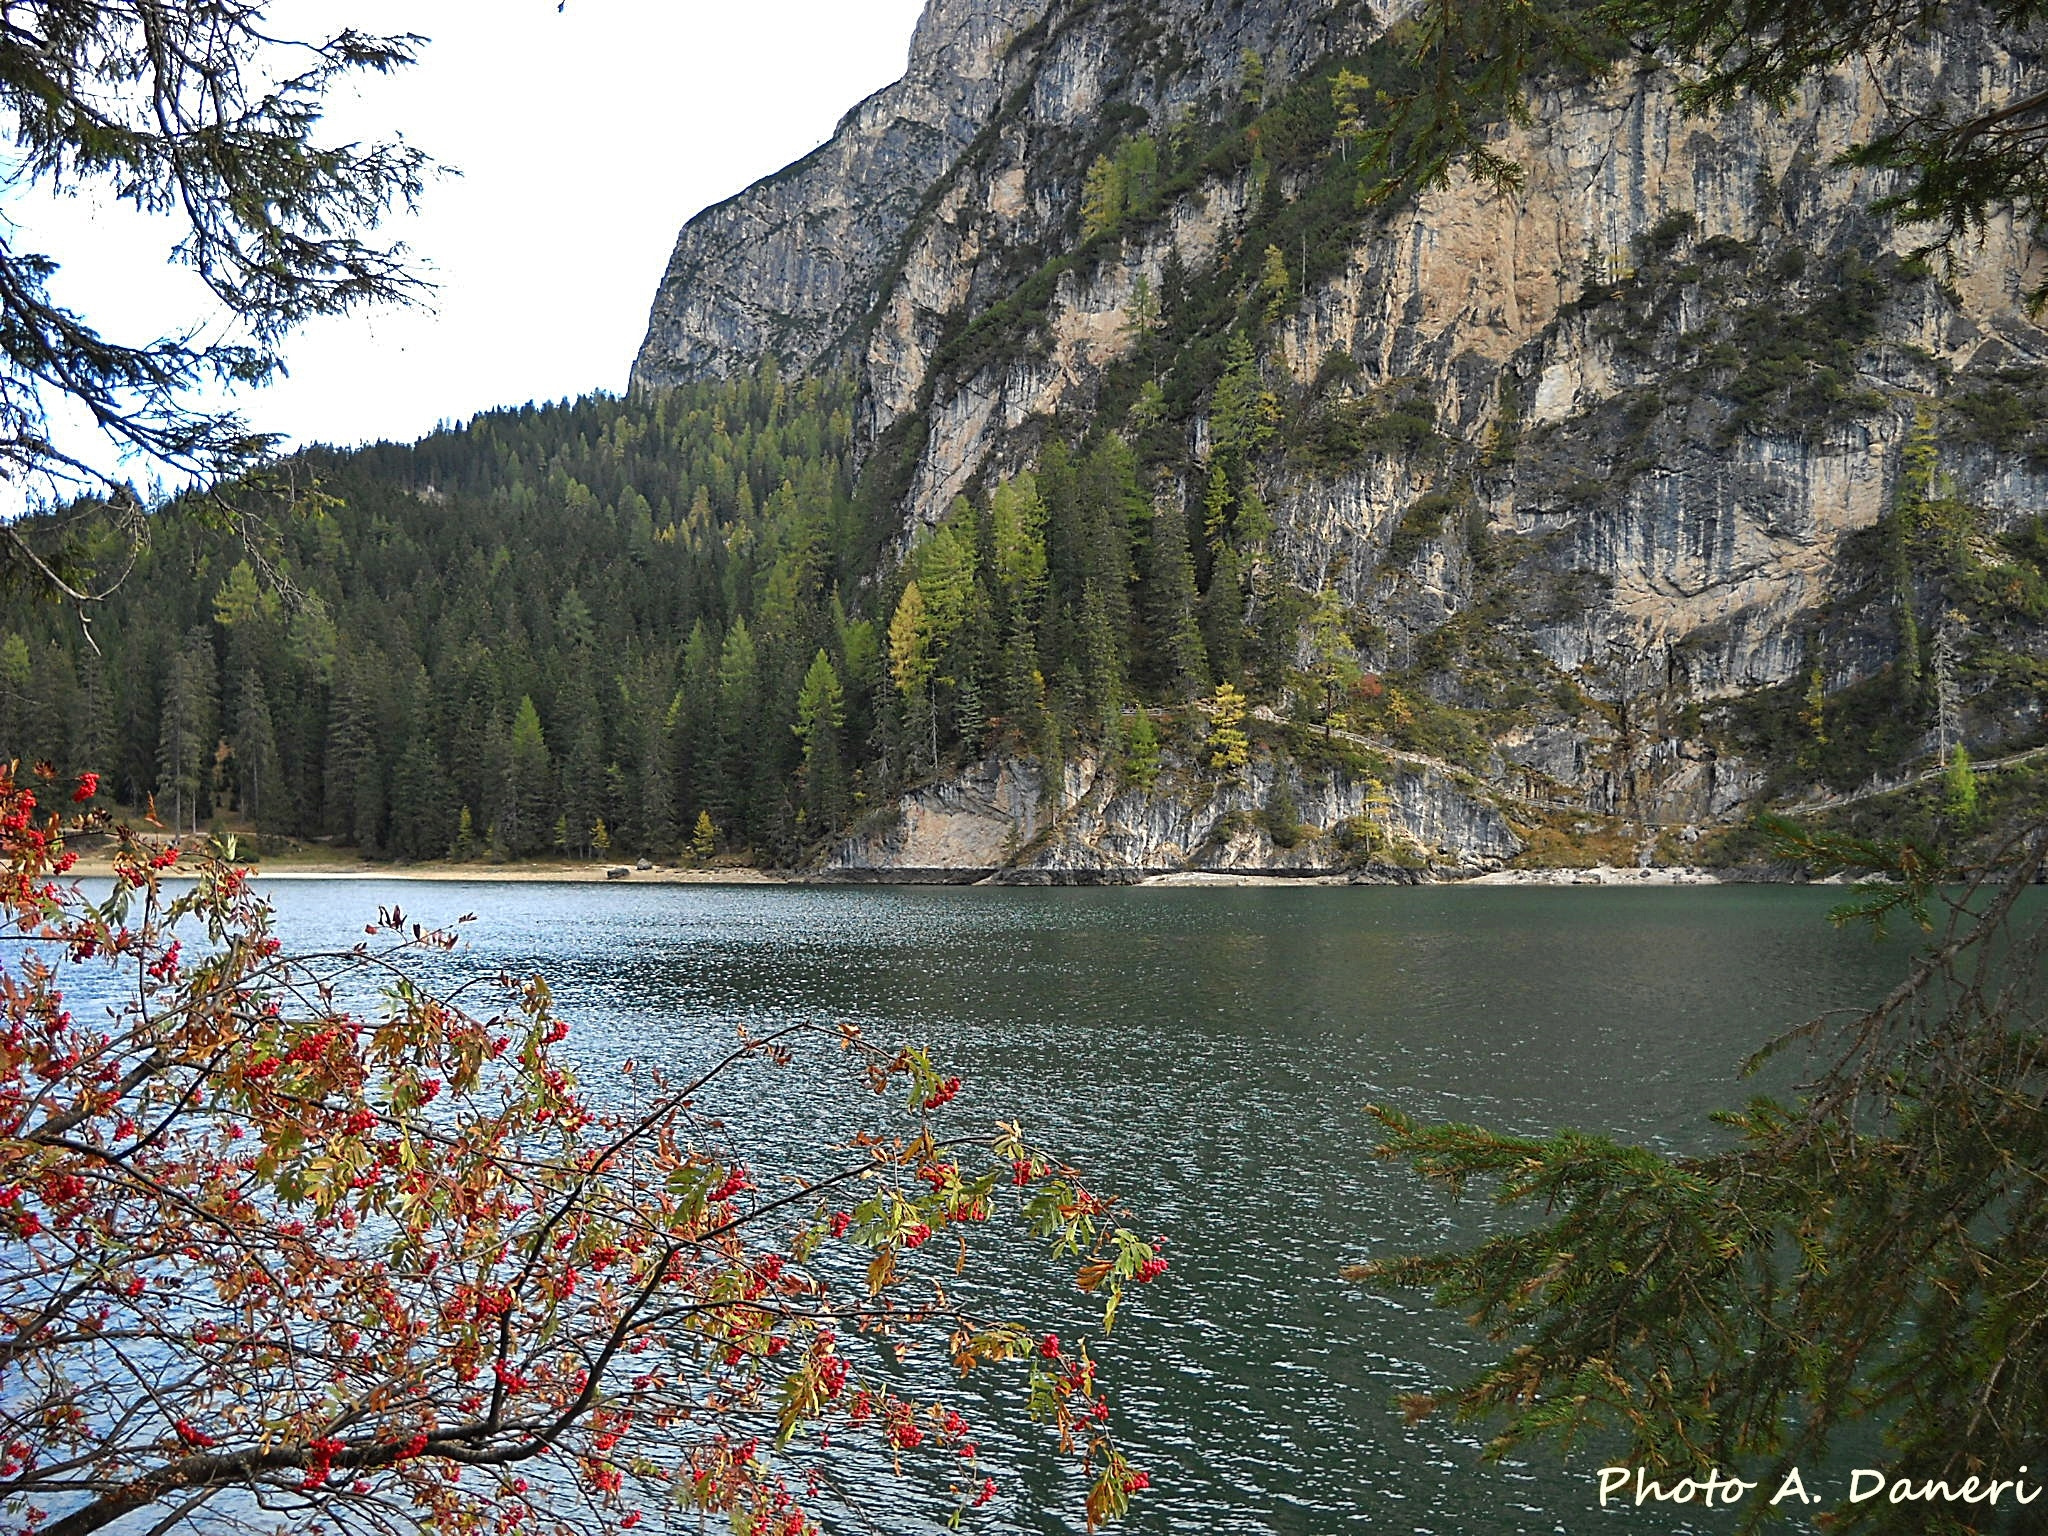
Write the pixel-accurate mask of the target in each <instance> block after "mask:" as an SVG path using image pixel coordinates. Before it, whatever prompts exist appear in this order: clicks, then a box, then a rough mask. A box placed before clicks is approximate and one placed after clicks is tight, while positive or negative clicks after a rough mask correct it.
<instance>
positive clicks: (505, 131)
mask: <svg viewBox="0 0 2048 1536" xmlns="http://www.w3.org/2000/svg"><path fill="white" fill-rule="evenodd" d="M921 9H922V0H738V3H725V0H566V4H565V5H564V6H563V7H561V8H559V9H558V7H557V0H455V3H451V0H408V3H396V0H280V3H279V4H276V5H274V6H273V7H272V11H273V13H274V16H275V18H276V20H277V22H278V23H279V24H281V25H289V26H293V27H296V28H298V29H299V31H300V33H301V34H304V33H309V32H311V31H314V30H316V29H318V28H320V27H323V26H326V27H330V28H331V27H338V26H341V25H351V26H356V27H360V28H365V29H375V30H381V31H407V30H410V31H415V32H419V33H423V34H425V35H427V36H428V37H430V38H431V39H432V42H431V43H430V44H429V45H428V47H427V48H426V49H425V51H424V54H423V57H422V60H421V63H420V64H419V65H418V66H417V67H415V68H413V69H410V70H407V71H404V72H402V73H400V74H398V75H396V76H394V77H392V78H390V79H389V80H380V81H376V82H374V83H372V84H371V85H369V86H368V87H366V88H365V89H364V90H363V91H362V93H361V94H360V96H359V98H358V99H356V100H354V101H351V102H343V103H338V104H337V110H336V112H335V113H334V115H333V120H332V127H333V129H334V131H335V132H336V133H345V134H346V135H348V136H350V137H357V136H367V135H370V134H389V133H392V132H394V131H395V132H400V133H402V134H403V135H404V137H405V138H406V139H407V140H408V141H409V142H410V143H412V144H414V145H417V146H418V147H419V148H421V149H423V150H425V151H426V152H427V153H428V154H429V155H431V156H433V157H434V158H435V159H436V160H439V161H442V162H444V163H446V164H448V165H450V166H452V167H453V168H455V169H456V170H458V171H460V172H461V175H460V177H459V178H450V179H446V180H442V181H438V182H436V183H434V184H432V185H430V187H429V189H428V192H427V197H426V200H425V204H424V206H423V208H422V209H421V211H420V213H419V214H418V215H417V216H416V217H413V218H410V219H405V220H402V221H400V222H399V223H398V224H396V225H394V226H392V229H393V232H394V233H397V234H400V235H402V237H403V238H404V239H405V240H406V242H407V243H408V244H409V245H410V246H412V248H413V249H414V250H415V252H416V253H417V254H418V256H419V257H420V258H421V260H422V262H423V264H424V265H425V266H426V267H427V268H428V270H429V275H430V276H431V277H432V278H433V279H434V280H435V281H436V282H437V283H438V284H439V287H440V291H439V293H438V295H437V296H436V298H435V299H434V301H433V306H434V307H433V311H432V312H426V311H386V312H383V313H380V314H376V315H372V316H367V317H363V318H358V319H352V320H348V321H345V322H336V323H333V324H327V325H321V326H316V327H312V328H309V329H308V330H307V331H306V332H304V333H303V334H302V335H301V336H300V337H298V338H297V339H296V340H295V342H294V344H293V345H292V346H291V347H290V349H289V358H290V364H291V377H290V378H289V379H286V380H284V381H282V382H280V383H278V384H275V385H273V386H271V387H270V388H268V389H265V390H262V391H260V392H256V393H254V394H252V395H250V396H249V397H248V398H247V400H246V401H245V408H246V410H247V412H248V414H249V416H250V417H251V419H252V422H253V423H254V424H255V425H257V426H259V427H262V428H265V429H269V430H275V431H282V432H285V433H287V434H289V435H290V436H291V437H292V438H293V439H294V440H295V441H299V442H310V441H325V442H336V443H353V442H359V441H365V440H369V439H374V438H380V437H388V438H401V439H407V438H412V437H416V436H418V435H420V434H421V433H424V432H427V431H430V430H432V428H433V427H434V426H435V425H436V423H438V422H440V421H442V420H445V419H460V418H463V417H466V416H469V415H471V414H473V413H474V412H476V411H478V410H482V409H486V408H488V407H490V406H494V405H503V404H517V403H520V402H523V401H526V400H530V399H554V398H560V397H563V396H569V395H577V394H582V393H585V392H587V391H589V390H593V389H609V390H618V389H622V388H624V386H625V383H626V374H627V370H628V368H629V366H630V365H631V363H632V360H633V354H634V352H635V350H636V349H637V348H638V346H639V344H640V338H641V335H642V333H643V331H644V330H645V327H646V323H647V309H648V304H649V302H650V301H651V300H652V299H653V297H654V288H655V284H656V283H657V282H658V281H659V280H660V277H661V273H662V269H663V268H664V266H665V265H666V264H667V261H668V255H669V250H670V248H671V246H672V245H673V244H674V241H675V236H676V231H677V230H678V229H679V228H680V227H681V226H682V224H683V221H684V220H685V219H687V218H688V217H689V216H690V215H691V214H693V213H695V212H696V211H697V210H698V209H700V208H703V207H705V206H707V205H708V204H711V203H714V202H717V201H719V200H721V199H723V198H725V197H728V196H730V195H731V194H732V193H734V192H737V191H739V190H740V189H741V188H742V187H744V186H746V185H747V184H748V183H749V182H752V181H754V180H756V179H758V178H759V177H761V176H764V175H767V174H768V173H769V172H771V171H774V170H777V169H778V168H780V167H781V166H783V165H786V164H788V163H789V162H790V161H792V160H794V159H796V158H798V157H799V156H801V155H803V154H805V153H806V152H808V151H809V150H811V149H812V148H814V147H815V146H816V145H818V144H819V143H821V142H823V141H824V140H825V139H826V138H827V137H829V136H830V134H831V132H832V129H833V126H834V125H835V124H836V123H837V122H838V120H839V118H840V117H841V116H842V115H843V114H844V113H845V112H846V110H847V109H848V108H849V107H851V106H853V105H854V103H855V102H857V101H859V100H860V99H861V98H862V97H863V96H866V95H868V94H869V93H870V92H872V91H874V90H876V89H878V88H880V87H881V86H883V85H886V84H888V83H889V82H890V81H892V80H894V79H896V78H897V77H898V76H900V75H901V74H902V72H903V65H904V61H905V58H906V57H907V54H908V50H909V44H910V34H911V31H912V29H913V27H914V26H915V24H916V20H917V16H918V13H919V11H920V10H921ZM5 211H6V213H7V214H8V215H9V216H10V217H12V218H13V219H14V220H15V221H16V223H17V224H18V226H19V228H18V229H17V231H16V232H15V235H14V240H15V243H16V244H17V247H18V248H26V249H30V250H40V251H45V252H47V253H49V254H50V255H52V256H54V257H56V258H57V259H58V260H59V261H61V262H62V263H63V264H64V270H63V271H62V272H61V273H60V274H59V277H58V279H57V281H56V282H55V283H54V284H53V288H54V289H55V291H56V293H57V296H58V297H59V298H60V299H62V300H64V301H65V302H67V303H69V304H71V305H72V306H73V307H75V308H77V309H79V310H81V311H82V312H83V313H84V314H86V315H87V316H88V318H90V319H92V320H94V321H96V322H98V323H99V324H100V327H101V329H102V330H103V331H105V332H107V333H108V334H111V335H115V336H118V337H120V338H121V339H124V340H131V341H132V340H142V339H147V338H149V337H153V336H156V335H159V334H162V333H163V332H164V331H165V330H167V329H170V328H171V327H172V326H173V325H174V324H175V323H177V320H179V319H194V318H202V317H203V314H204V311H202V310H199V309H197V307H196V305H195V303H194V301H193V298H192V294H191V286H190V279H189V276H186V275H181V274H176V273H173V272H170V271H168V270H167V269H166V266H165V261H164V256H165V252H166V251H167V249H168V242H167V241H166V240H164V239H163V238H162V235H161V232H159V231H156V230H152V229H150V228H149V227H147V226H145V225H142V224H141V223H140V222H139V221H137V220H134V219H132V218H129V217H125V216H124V215H123V211H121V210H115V211H113V212H109V211H108V210H106V209H105V208H103V207H94V206H91V205H89V204H87V203H85V202H84V201H82V200H75V199H74V200H66V201H57V202H53V201H52V200H50V199H47V198H42V197H35V196H28V197H23V196H15V197H11V198H9V199H8V201H7V203H6V206H5Z"/></svg>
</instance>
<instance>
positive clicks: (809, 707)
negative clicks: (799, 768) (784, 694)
mask: <svg viewBox="0 0 2048 1536" xmlns="http://www.w3.org/2000/svg"><path fill="white" fill-rule="evenodd" d="M845 725H846V694H845V690H844V689H842V688H841V686H840V683H839V674H838V672H837V671H836V670H834V668H833V666H832V658H831V657H829V656H827V655H826V654H825V652H824V651H823V650H820V651H819V652H818V654H817V656H816V657H814V658H813V659H812V661H811V666H810V670H809V671H807V672H806V673H805V674H804V681H803V687H802V689H801V690H800V691H799V692H798V694H797V700H796V727H795V729H796V735H797V739H798V740H799V741H801V742H802V743H803V749H804V759H803V808H804V816H805V820H806V821H807V822H808V823H809V825H810V826H811V827H812V828H813V829H829V828H832V827H835V826H837V825H838V824H839V821H840V819H841V818H842V817H843V816H844V815H845V813H846V766H845V762H844V758H843V750H842V747H841V745H840V732H841V730H842V729H844V727H845Z"/></svg>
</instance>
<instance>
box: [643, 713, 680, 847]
mask: <svg viewBox="0 0 2048 1536" xmlns="http://www.w3.org/2000/svg"><path fill="white" fill-rule="evenodd" d="M674 751H675V749H674V747H673V746H672V745H671V743H670V741H669V734H668V730H667V727H666V726H665V724H664V723H663V722H662V721H660V720H654V721H650V722H648V726H647V746H646V750H645V752H644V753H643V755H642V757H641V761H640V850H641V852H643V853H650V854H656V853H658V854H666V853H667V852H668V851H669V850H670V849H672V848H674V847H675V845H676V791H675V779H674V777H673V775H672V774H671V773H670V770H669V764H670V762H671V761H673V759H674Z"/></svg>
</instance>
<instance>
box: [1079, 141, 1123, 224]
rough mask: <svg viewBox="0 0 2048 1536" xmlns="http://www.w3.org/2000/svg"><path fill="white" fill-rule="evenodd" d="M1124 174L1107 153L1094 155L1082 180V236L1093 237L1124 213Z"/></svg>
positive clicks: (1119, 218)
mask: <svg viewBox="0 0 2048 1536" xmlns="http://www.w3.org/2000/svg"><path fill="white" fill-rule="evenodd" d="M1124 197H1125V193H1124V178H1123V173H1122V171H1120V170H1119V169H1118V168H1117V165H1116V162H1115V161H1113V160H1112V159H1110V157H1109V156H1108V155H1097V156H1096V157H1095V163H1094V164H1093V165H1091V166H1089V167H1088V175H1087V178H1086V179H1085V180H1084V181H1083V182H1082V183H1081V238H1082V239H1083V240H1092V239H1094V238H1095V237H1096V236H1097V235H1106V234H1108V233H1109V232H1110V231H1111V230H1113V229H1115V228H1116V227H1117V225H1118V224H1119V223H1120V222H1121V221H1122V219H1123V216H1124Z"/></svg>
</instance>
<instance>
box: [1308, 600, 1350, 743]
mask: <svg viewBox="0 0 2048 1536" xmlns="http://www.w3.org/2000/svg"><path fill="white" fill-rule="evenodd" d="M1308 644H1309V677H1310V680H1311V681H1312V682H1313V684H1314V686H1315V690H1316V704H1317V714H1318V717H1319V718H1320V720H1321V721H1322V726H1323V740H1325V741H1328V740H1329V739H1330V732H1331V731H1332V730H1333V729H1334V728H1336V727H1337V726H1338V725H1340V724H1348V723H1349V722H1347V721H1344V720H1343V717H1342V716H1340V715H1339V714H1338V712H1337V705H1338V704H1339V703H1340V702H1341V701H1342V699H1343V698H1344V696H1345V694H1346V693H1348V692H1349V691H1350V689H1351V685H1352V684H1354V683H1355V682H1357V681H1358V679H1359V677H1360V676H1361V675H1362V674H1361V673H1360V671H1359V667H1358V660H1357V658H1356V657H1355V656H1354V655H1353V654H1352V651H1351V646H1350V644H1349V641H1348V637H1347V636H1346V634H1345V632H1344V605H1343V604H1342V603H1341V602H1340V601H1338V598H1337V590H1336V587H1335V585H1334V584H1333V583H1331V582H1328V581H1326V582H1324V583H1323V587H1322V590H1321V591H1320V592H1318V593H1317V594H1316V605H1315V609H1314V611H1313V612H1312V613H1311V614H1310V616H1309V624H1308Z"/></svg>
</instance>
